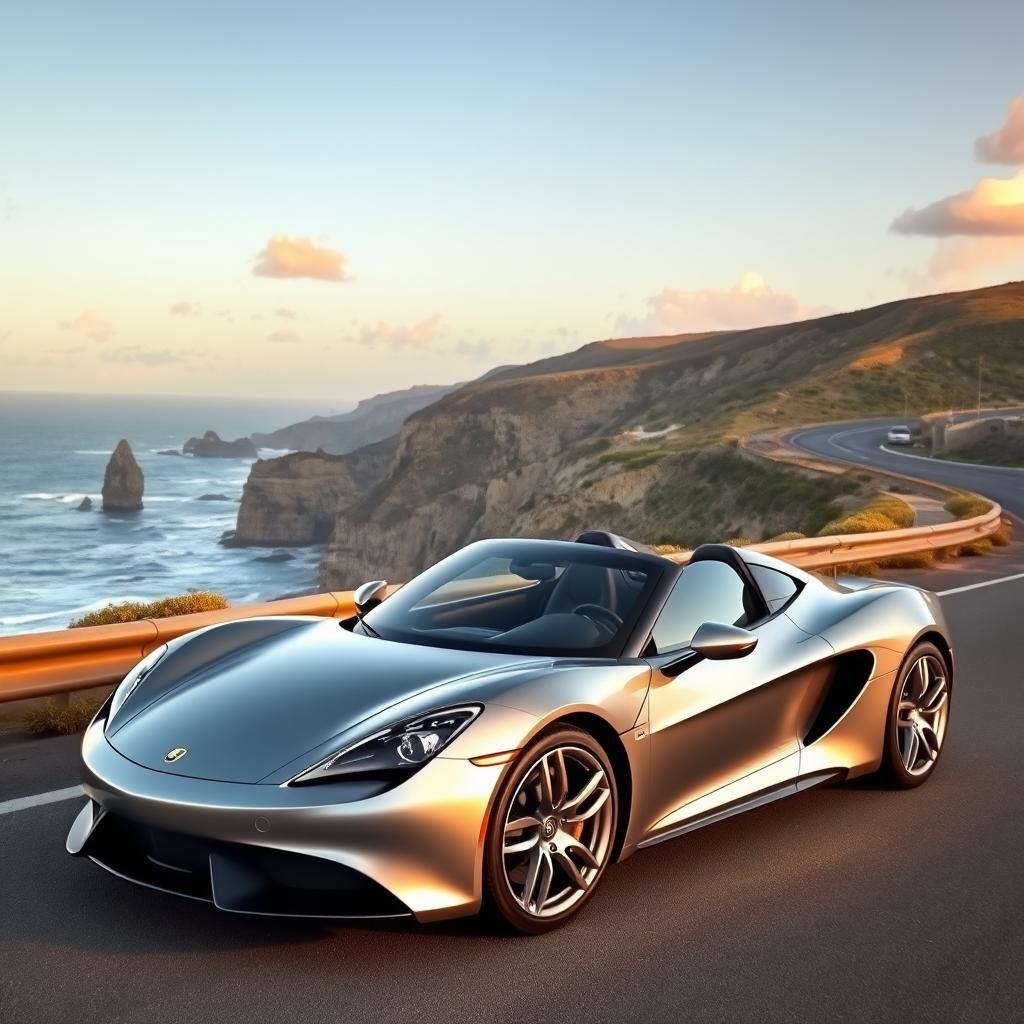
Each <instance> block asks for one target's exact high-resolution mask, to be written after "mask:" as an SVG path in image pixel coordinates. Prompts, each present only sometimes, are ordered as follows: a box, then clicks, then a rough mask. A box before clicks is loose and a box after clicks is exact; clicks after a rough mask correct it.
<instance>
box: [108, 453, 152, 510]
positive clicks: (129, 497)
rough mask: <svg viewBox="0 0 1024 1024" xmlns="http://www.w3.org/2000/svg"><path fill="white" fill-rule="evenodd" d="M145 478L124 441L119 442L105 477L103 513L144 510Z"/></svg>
mask: <svg viewBox="0 0 1024 1024" xmlns="http://www.w3.org/2000/svg"><path fill="white" fill-rule="evenodd" d="M144 488H145V478H144V477H143V475H142V470H141V469H140V468H139V464H138V463H137V462H136V461H135V456H134V454H132V449H131V445H130V444H128V442H127V441H125V440H124V439H122V440H120V441H118V442H117V447H116V448H115V449H114V453H113V455H111V456H110V461H109V462H108V463H107V471H106V473H104V475H103V511H104V512H136V511H138V510H139V509H140V508H142V492H143V489H144Z"/></svg>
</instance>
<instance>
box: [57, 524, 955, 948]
mask: <svg viewBox="0 0 1024 1024" xmlns="http://www.w3.org/2000/svg"><path fill="white" fill-rule="evenodd" d="M387 595H388V589H387V587H386V585H385V584H384V583H382V582H379V581H378V582H375V583H369V584H366V585H364V586H363V587H361V588H360V590H359V591H358V592H357V599H356V605H357V608H358V615H357V616H355V617H353V618H352V619H350V620H348V621H340V622H339V621H337V620H334V619H314V618H260V619H247V620H242V621H238V622H230V623H226V624H224V625H220V626H215V627H211V628H208V629H204V630H200V631H197V632H195V633H192V634H189V635H188V636H184V637H181V638H180V639H178V640H175V641H173V642H172V643H169V644H167V645H165V646H162V647H160V648H158V649H157V650H154V651H153V652H152V653H151V654H150V655H149V656H148V657H146V658H145V659H144V660H143V661H142V662H140V664H139V665H137V666H136V667H135V668H134V669H133V670H132V671H131V672H130V673H129V674H128V676H127V677H126V678H125V680H124V681H123V682H122V683H121V685H120V686H119V687H118V688H117V690H116V691H115V692H114V693H113V694H112V695H111V697H110V699H109V700H108V701H107V702H106V704H105V705H104V706H103V708H102V709H101V710H100V712H99V714H98V715H97V717H96V719H95V720H94V721H93V723H92V725H91V726H90V727H89V729H88V731H87V733H86V735H85V739H84V743H83V748H82V758H83V765H84V781H85V790H86V793H87V795H88V802H87V803H86V805H85V807H84V808H83V809H82V811H81V813H80V814H79V815H78V817H77V819H76V820H75V823H74V825H73V827H72V829H71V832H70V834H69V836H68V840H67V848H68V851H69V852H70V853H72V854H84V855H85V856H87V857H89V858H91V859H92V860H94V861H95V862H96V863H97V864H100V865H102V866H103V867H104V868H106V869H107V870H108V871H111V872H113V873H114V874H116V875H120V876H122V877H123V878H126V879H128V880H130V881H133V882H137V883H140V884H142V885H147V886H150V887H153V888H156V889H161V890H166V891H168V892H173V893H178V894H180V895H183V896H191V897H194V898H196V899H202V900H210V901H212V902H213V903H214V904H216V905H217V906H218V907H220V908H221V909H223V910H230V911H236V912H240V913H254V914H287V915H308V916H315V917H338V918H357V917H398V916H407V915H412V916H414V917H415V918H416V919H417V920H419V921H432V920H437V919H440V918H446V917H455V916H458V915H463V914H472V913H475V912H477V911H479V910H480V909H481V908H482V907H486V908H489V909H490V910H491V911H492V912H494V913H496V914H497V915H498V917H499V918H500V919H503V920H504V921H505V922H507V923H508V924H509V925H511V926H512V927H513V928H516V929H519V930H521V931H524V932H541V931H545V930H547V929H550V928H553V927H555V926H557V925H559V924H561V923H562V922H564V921H566V920H567V919H568V918H569V917H571V916H572V915H573V914H575V913H576V912H577V911H579V910H580V908H581V907H582V906H583V905H584V904H585V903H586V902H587V901H588V900H589V899H590V898H591V897H592V896H593V894H594V892H595V890H596V889H597V887H598V884H599V883H600V881H601V878H602V875H603V874H604V871H605V868H606V867H607V866H608V864H610V863H611V862H612V861H617V860H622V859H623V858H625V857H627V856H629V855H630V854H632V853H634V852H635V851H636V850H637V849H639V848H641V847H646V846H652V845H654V844H655V843H659V842H661V841H662V840H664V839H671V838H673V837H675V836H679V835H681V834H683V833H684V832H689V831H690V830H692V829H695V828H699V827H700V826H702V825H706V824H710V823H712V822H715V821H719V820H721V819H723V818H725V817H727V816H729V815H732V814H736V813H738V812H740V811H743V810H746V809H747V808H751V807H756V806H759V805H762V804H764V803H766V802H768V801H770V800H775V799H777V798H779V797H783V796H788V795H790V794H793V793H798V792H800V791H801V790H805V789H807V788H809V787H811V786H816V785H818V784H819V783H823V782H829V781H838V780H842V779H848V778H852V777H854V776H857V775H864V774H868V773H876V774H877V775H878V776H879V778H880V779H882V780H884V781H885V782H886V783H887V784H889V785H894V786H898V787H907V788H909V787H912V786H916V785H919V784H920V783H922V782H924V780H925V779H927V778H928V776H929V775H930V774H931V773H932V771H933V770H934V768H935V764H936V762H937V760H938V757H939V754H940V752H941V750H942V744H943V739H944V738H945V733H946V727H947V724H948V721H949V697H950V689H951V685H952V677H953V655H952V650H951V647H950V642H949V638H948V634H947V631H946V628H945V625H944V623H943V619H942V613H941V611H940V609H939V603H938V600H937V599H936V598H935V597H934V596H933V595H931V594H928V593H926V592H923V591H920V590H916V589H912V588H908V587H902V586H896V585H891V584H873V583H866V582H864V581H858V582H856V583H851V585H849V586H846V585H842V584H840V583H836V582H832V581H830V580H826V579H822V578H820V577H818V576H814V575H810V574H808V573H805V572H802V571H800V570H799V569H796V568H794V567H793V566H791V565H788V564H786V563H784V562H780V561H778V560H776V559H773V558H770V557H768V556H765V555H761V554H757V553H755V552H751V551H745V550H741V549H736V548H732V547H726V546H722V545H706V546H704V547H701V548H698V549H697V551H696V552H694V554H693V557H692V560H691V561H690V562H689V564H687V565H685V566H682V565H678V564H676V563H674V562H672V561H670V560H668V559H667V558H663V557H661V556H659V555H656V554H654V553H653V552H651V551H650V550H649V549H646V548H644V547H643V546H642V545H639V544H635V543H632V542H629V541H626V540H624V539H622V538H620V537H617V536H615V535H613V534H607V533H589V534H584V535H583V536H582V537H580V538H579V539H578V540H577V541H572V542H565V541H540V540H490V541H481V542H478V543H475V544H471V545H469V546H468V547H466V548H463V549H462V550H461V551H458V552H456V553H455V554H453V555H451V556H450V557H448V558H446V559H444V560H443V561H441V562H439V563H438V564H437V565H435V566H433V567H432V568H430V569H428V570H427V571H426V572H424V573H423V574H422V575H420V576H418V577H416V578H415V579H414V580H412V581H411V582H410V583H407V584H406V585H405V586H403V587H401V588H400V589H398V590H397V591H395V592H394V593H393V594H391V595H390V596H387ZM385 597H386V599H385Z"/></svg>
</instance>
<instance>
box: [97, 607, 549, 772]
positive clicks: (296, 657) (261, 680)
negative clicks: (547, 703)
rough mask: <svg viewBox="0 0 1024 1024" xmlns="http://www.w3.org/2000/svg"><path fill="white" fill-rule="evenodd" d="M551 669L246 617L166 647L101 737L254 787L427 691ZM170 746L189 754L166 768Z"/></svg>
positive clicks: (152, 762) (135, 753)
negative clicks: (160, 657) (315, 750)
mask: <svg viewBox="0 0 1024 1024" xmlns="http://www.w3.org/2000/svg"><path fill="white" fill-rule="evenodd" d="M549 664H550V659H540V658H535V657H530V656H523V655H496V654H491V653H481V652H477V651H456V650H449V649H446V648H437V647H418V646H413V645H411V644H401V643H395V642H392V641H388V640H380V639H376V638H372V637H366V636H360V635H358V634H353V633H350V632H348V631H347V630H345V629H343V628H342V627H341V626H340V625H339V623H338V622H337V621H335V620H332V619H327V620H323V619H321V620H316V621H310V620H302V619H299V620H296V619H263V620H258V619H250V620H245V621H242V622H237V623H227V624H225V625H223V626H219V627H216V628H214V629H210V630H205V631H203V632H202V633H199V634H194V635H193V636H190V637H187V638H185V639H184V641H178V642H176V643H175V644H172V646H171V649H170V650H169V651H168V653H167V654H165V655H164V657H163V658H162V659H161V660H160V661H159V662H158V663H157V665H156V667H155V668H153V670H152V671H151V672H150V673H149V675H147V676H146V677H145V679H144V681H143V682H142V684H140V686H139V687H138V689H137V690H136V691H135V693H133V694H132V695H131V697H129V698H128V700H127V701H126V702H125V704H124V706H123V707H122V709H121V710H120V711H119V712H118V714H117V717H116V718H115V719H114V721H113V722H111V723H110V725H109V726H108V731H107V739H108V741H109V742H110V744H111V745H112V746H113V747H114V748H115V749H116V750H118V751H119V752H120V753H121V754H123V755H124V756H125V757H127V758H130V759H131V760H132V761H135V762H136V763H137V764H140V765H143V766H144V767H146V768H153V769H156V770H158V771H162V772H168V773H170V774H173V775H182V776H187V777H191V778H201V779H211V780H217V781H221V782H240V783H254V782H260V781H262V780H263V779H265V778H267V776H269V775H271V774H272V773H273V772H275V771H276V770H277V769H279V768H281V767H282V766H284V765H286V764H288V763H289V762H291V761H294V760H295V759H296V758H299V757H301V755H302V754H304V753H305V752H306V751H311V750H314V749H315V748H317V747H320V746H321V745H323V744H324V743H326V742H328V741H329V740H331V739H332V738H333V737H335V736H338V735H340V734H341V733H343V732H345V731H347V730H349V729H351V728H352V727H353V726H356V725H358V724H359V723H360V722H361V721H363V720H364V719H366V718H369V717H370V716H372V715H375V714H378V713H379V712H382V711H385V710H386V709H387V708H389V707H391V706H392V705H394V704H397V703H399V702H401V701H404V700H407V699H408V698H410V697H414V696H416V695H418V694H422V693H424V692H425V691H427V690H430V689H432V688H434V687H437V686H441V685H443V684H445V683H452V682H467V681H471V680H473V679H476V678H479V679H480V681H481V683H482V684H483V683H484V682H485V681H489V680H493V678H494V677H495V676H496V675H498V676H503V675H506V674H512V675H516V674H519V673H521V672H523V671H529V670H530V669H531V668H532V667H535V666H546V665H549ZM176 748H184V749H185V751H186V753H185V754H184V755H181V756H180V758H179V759H178V760H174V761H173V762H168V761H167V760H166V757H167V755H168V753H169V752H170V751H172V750H174V749H176Z"/></svg>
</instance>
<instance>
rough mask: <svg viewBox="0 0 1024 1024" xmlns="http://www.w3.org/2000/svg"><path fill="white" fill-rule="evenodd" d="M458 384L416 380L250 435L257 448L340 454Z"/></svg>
mask: <svg viewBox="0 0 1024 1024" xmlns="http://www.w3.org/2000/svg"><path fill="white" fill-rule="evenodd" d="M460 386H461V385H459V384H444V385H433V384H419V385H417V386H416V387H411V388H406V389H405V390H403V391H391V392H388V393H387V394H382V395H374V396H373V397H372V398H364V399H363V400H362V401H361V402H360V403H359V404H358V405H357V406H356V407H355V409H353V410H352V411H351V412H346V413H341V414H339V415H337V416H314V417H312V418H311V419H308V420H303V421H302V422H301V423H292V424H291V425H290V426H287V427H282V428H281V429H280V430H273V431H270V432H269V433H266V434H253V435H251V439H252V441H253V442H254V443H255V444H257V445H258V446H259V447H260V448H293V449H295V450H296V451H308V452H315V451H318V450H322V451H324V452H327V453H329V454H332V455H344V454H345V453H347V452H352V451H355V450H356V449H357V448H362V447H364V446H366V445H369V444H375V443H376V442H377V441H381V440H383V439H384V438H387V437H391V436H393V435H394V434H397V433H398V431H399V428H400V427H401V426H402V424H403V423H404V422H405V420H406V418H407V417H409V416H410V415H411V414H412V413H414V412H418V411H419V410H420V409H423V408H425V407H426V406H428V405H431V404H433V403H434V402H436V401H438V399H441V398H443V397H444V396H445V395H447V394H449V393H450V392H452V391H454V390H455V389H456V388H458V387H460Z"/></svg>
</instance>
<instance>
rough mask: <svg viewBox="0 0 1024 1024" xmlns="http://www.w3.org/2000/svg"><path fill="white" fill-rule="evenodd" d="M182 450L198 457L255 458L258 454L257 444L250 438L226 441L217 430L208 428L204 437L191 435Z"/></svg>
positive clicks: (183, 452)
mask: <svg viewBox="0 0 1024 1024" xmlns="http://www.w3.org/2000/svg"><path fill="white" fill-rule="evenodd" d="M181 451H182V454H183V455H192V456H194V457H195V458H197V459H255V458H256V455H257V452H256V445H254V444H253V443H252V441H250V440H249V438H247V437H239V438H236V439H235V440H234V441H224V440H223V439H222V438H221V437H220V435H219V434H218V433H217V431H215V430H208V431H207V432H206V433H205V434H203V436H202V437H190V438H189V439H188V440H187V441H186V442H185V444H184V445H183V446H182V449H181Z"/></svg>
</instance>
